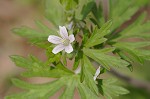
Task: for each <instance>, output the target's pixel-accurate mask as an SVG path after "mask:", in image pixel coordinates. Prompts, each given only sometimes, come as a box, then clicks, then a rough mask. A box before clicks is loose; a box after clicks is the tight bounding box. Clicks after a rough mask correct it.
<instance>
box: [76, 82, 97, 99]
mask: <svg viewBox="0 0 150 99" xmlns="http://www.w3.org/2000/svg"><path fill="white" fill-rule="evenodd" d="M77 88H78V90H79V93H80V96H81V99H99V97H98V96H96V95H95V94H94V93H93V92H92V91H91V90H90V89H89V88H88V87H87V86H86V85H85V84H83V83H79V84H78V86H77Z"/></svg>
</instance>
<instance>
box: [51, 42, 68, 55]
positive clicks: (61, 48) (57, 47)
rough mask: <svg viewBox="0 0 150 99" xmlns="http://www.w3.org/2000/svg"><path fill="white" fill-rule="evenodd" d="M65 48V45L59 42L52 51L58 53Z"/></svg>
mask: <svg viewBox="0 0 150 99" xmlns="http://www.w3.org/2000/svg"><path fill="white" fill-rule="evenodd" d="M64 48H65V46H64V45H62V44H59V45H57V46H56V47H55V48H54V49H53V50H52V52H53V53H54V54H57V53H59V52H60V51H62V50H63V49H64Z"/></svg>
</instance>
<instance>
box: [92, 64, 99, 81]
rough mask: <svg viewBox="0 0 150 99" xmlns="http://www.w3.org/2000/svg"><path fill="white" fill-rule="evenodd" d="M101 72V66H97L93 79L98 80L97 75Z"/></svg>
mask: <svg viewBox="0 0 150 99" xmlns="http://www.w3.org/2000/svg"><path fill="white" fill-rule="evenodd" d="M99 74H100V66H99V67H98V68H97V70H96V72H95V75H94V77H93V79H94V80H96V78H97V76H98V75H99Z"/></svg>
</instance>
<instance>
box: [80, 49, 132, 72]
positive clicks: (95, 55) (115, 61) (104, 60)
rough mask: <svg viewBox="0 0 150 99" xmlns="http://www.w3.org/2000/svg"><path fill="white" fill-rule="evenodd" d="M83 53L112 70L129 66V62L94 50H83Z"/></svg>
mask: <svg viewBox="0 0 150 99" xmlns="http://www.w3.org/2000/svg"><path fill="white" fill-rule="evenodd" d="M83 52H84V54H85V55H87V56H88V57H90V58H92V59H93V60H95V61H97V62H98V63H99V64H101V65H102V66H103V67H104V68H106V69H108V70H109V69H110V67H111V66H112V67H126V66H128V65H129V63H128V62H126V61H124V60H122V59H120V57H117V56H110V55H108V54H106V53H103V52H101V50H94V49H86V48H84V49H83Z"/></svg>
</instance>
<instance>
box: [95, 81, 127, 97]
mask: <svg viewBox="0 0 150 99" xmlns="http://www.w3.org/2000/svg"><path fill="white" fill-rule="evenodd" d="M98 82H99V83H101V81H100V80H99V81H98ZM115 82H116V80H115V79H107V80H103V82H102V85H101V87H102V89H103V94H104V96H105V97H106V99H112V96H119V95H124V94H128V93H129V91H128V90H126V89H124V88H122V87H120V86H117V85H115V84H114V83H115Z"/></svg>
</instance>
